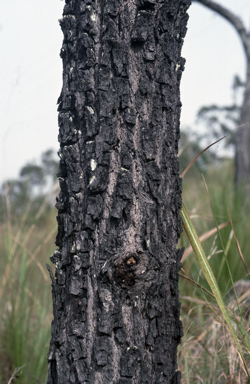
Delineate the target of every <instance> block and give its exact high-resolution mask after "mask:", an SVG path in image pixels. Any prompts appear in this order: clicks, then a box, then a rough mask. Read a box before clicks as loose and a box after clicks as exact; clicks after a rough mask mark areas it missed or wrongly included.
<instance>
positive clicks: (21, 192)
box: [0, 149, 58, 222]
mask: <svg viewBox="0 0 250 384" xmlns="http://www.w3.org/2000/svg"><path fill="white" fill-rule="evenodd" d="M57 171H58V161H57V158H56V156H55V151H54V150H52V149H49V150H47V151H45V152H43V153H42V155H41V162H40V165H39V164H36V163H35V162H29V163H27V164H26V165H24V166H23V167H22V168H21V170H20V172H19V177H18V178H17V179H11V180H7V181H5V182H4V183H2V185H1V187H0V222H1V221H4V220H5V217H6V195H7V196H8V200H9V203H10V208H11V211H12V213H13V215H12V218H13V220H14V219H15V218H17V217H19V216H20V215H22V214H23V213H24V212H25V211H26V209H27V207H28V206H29V215H30V217H32V216H34V215H35V213H36V212H37V210H38V209H39V206H40V205H41V204H42V202H43V200H44V198H45V195H46V194H47V192H48V191H49V190H50V189H51V187H52V184H54V183H55V179H56V173H57ZM52 204H53V205H54V201H53V203H52ZM52 204H50V203H49V206H52Z"/></svg>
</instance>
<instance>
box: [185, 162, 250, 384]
mask: <svg viewBox="0 0 250 384" xmlns="http://www.w3.org/2000/svg"><path fill="white" fill-rule="evenodd" d="M188 177H189V180H188ZM205 179H206V183H204V180H203V178H202V177H201V176H200V175H197V174H195V170H194V171H193V172H190V175H189V176H188V175H187V176H185V179H184V185H183V186H184V192H183V201H184V202H185V204H187V206H188V208H189V213H190V216H191V217H192V221H193V222H194V225H195V228H197V231H198V234H199V236H200V235H202V234H203V235H204V234H206V233H209V231H210V230H211V229H212V228H214V227H216V226H218V225H219V224H221V223H225V226H224V228H222V229H221V230H220V231H219V232H218V231H217V232H216V234H215V235H214V236H211V237H210V238H208V240H206V241H205V242H204V243H203V247H204V249H205V253H206V255H207V258H208V259H209V263H210V265H211V267H212V270H213V273H214V275H215V276H216V280H217V283H218V286H219V290H220V291H221V292H222V295H223V302H224V304H223V305H226V312H224V313H223V312H221V310H220V308H219V304H220V303H219V301H218V299H217V298H216V299H213V298H211V296H210V295H207V294H206V293H205V291H204V290H203V289H201V288H200V287H199V286H198V285H197V284H194V283H191V282H190V281H187V280H186V279H181V281H180V297H181V301H182V321H183V324H184V334H185V337H184V340H183V343H182V345H181V346H180V348H179V365H180V370H181V371H182V372H183V379H182V382H183V383H206V384H210V383H211V384H214V383H247V382H248V376H247V370H249V368H250V361H249V353H250V340H249V328H250V325H249V311H248V308H247V306H248V303H247V304H244V301H243V300H241V299H242V298H243V296H242V294H240V295H239V296H238V297H237V294H236V296H234V292H233V291H232V288H231V287H232V286H233V285H234V284H235V283H236V282H237V281H238V280H240V279H247V278H248V273H247V271H246V268H245V266H244V264H243V262H242V259H241V257H240V255H239V251H238V249H237V245H236V241H235V239H234V236H233V230H232V226H231V223H230V216H232V224H233V228H234V231H235V236H236V238H238V240H239V244H240V247H241V248H242V250H243V255H245V264H246V266H248V267H249V265H250V260H249V256H248V255H249V251H250V249H249V248H250V241H249V236H248V233H249V229H250V228H249V226H250V223H249V212H250V209H249V208H250V202H249V198H248V196H249V194H245V195H244V194H243V192H242V191H240V190H238V191H235V190H234V183H233V167H232V163H231V162H230V161H227V162H225V163H224V164H222V165H221V166H220V167H219V168H217V169H210V171H209V172H208V173H207V174H206V177H205ZM206 184H207V185H208V190H207V188H206ZM194 185H195V188H194V187H193V186H194ZM229 212H230V214H229ZM227 223H228V225H227ZM181 245H188V243H187V239H186V238H185V235H184V234H183V235H182V239H181ZM243 255H242V257H244V256H243ZM247 256H248V257H247ZM208 268H209V267H208ZM183 270H184V274H186V275H188V276H189V277H191V278H192V279H193V280H194V281H196V282H198V283H199V284H200V285H201V286H203V287H204V288H206V289H208V290H209V289H210V291H211V288H210V285H209V284H208V282H207V281H206V279H205V274H206V273H205V274H203V273H202V272H201V269H200V265H199V263H198V262H197V259H196V257H194V254H193V253H190V255H189V256H187V258H186V259H185V261H184V264H183ZM205 272H206V271H205ZM182 273H183V271H182ZM211 287H212V286H211ZM230 288H231V291H230V292H231V293H228V292H229V290H230ZM240 296H241V297H240ZM227 317H228V318H229V322H230V323H231V324H232V329H231V331H230V329H229V328H230V327H229V325H228V324H229V323H228V322H227ZM237 344H238V345H237ZM244 362H245V365H244Z"/></svg>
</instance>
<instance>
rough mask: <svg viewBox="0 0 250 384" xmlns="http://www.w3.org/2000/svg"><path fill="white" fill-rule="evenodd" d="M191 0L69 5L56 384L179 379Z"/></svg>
mask: <svg viewBox="0 0 250 384" xmlns="http://www.w3.org/2000/svg"><path fill="white" fill-rule="evenodd" d="M189 3H190V1H189V0H165V1H160V0H147V1H143V0H142V1H138V2H136V1H132V0H128V1H125V0H106V1H104V0H96V1H92V0H85V1H80V0H67V1H66V5H65V8H64V15H63V19H62V20H61V27H62V30H63V33H64V42H63V47H62V50H61V56H62V58H63V89H62V93H61V96H60V98H59V126H60V131H59V141H60V157H61V160H60V171H59V176H60V177H59V180H60V185H61V192H60V196H59V199H58V202H57V208H58V210H59V213H58V236H57V240H56V244H57V246H58V250H57V251H56V252H54V254H53V255H52V257H51V259H52V261H53V262H54V263H55V264H56V277H55V279H53V308H54V321H53V323H52V338H51V345H50V352H49V358H48V360H49V375H48V381H47V384H64V383H65V384H66V383H67V384H69V383H77V384H79V383H82V384H83V383H91V384H94V383H95V384H108V383H114V384H146V383H147V384H156V383H157V384H159V383H179V382H180V373H179V372H177V362H176V353H177V346H178V344H179V343H180V338H181V336H182V326H181V322H180V320H179V314H180V303H179V300H178V272H179V269H180V265H181V264H180V259H181V256H182V251H181V250H176V245H177V241H178V238H179V235H180V232H181V219H180V215H179V209H180V208H181V180H180V178H179V165H178V159H177V151H178V139H179V116H180V107H181V104H180V95H179V85H180V78H181V74H182V71H183V67H184V60H183V59H182V58H181V47H182V43H183V38H184V36H185V33H186V23H187V18H188V17H187V14H186V10H187V8H188V6H189Z"/></svg>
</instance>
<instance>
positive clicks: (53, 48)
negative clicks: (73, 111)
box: [0, 0, 250, 181]
mask: <svg viewBox="0 0 250 384" xmlns="http://www.w3.org/2000/svg"><path fill="white" fill-rule="evenodd" d="M216 1H218V2H220V4H221V5H224V6H226V7H227V8H228V9H231V10H232V11H233V12H235V13H236V14H237V15H238V16H240V17H241V18H242V20H243V21H244V23H245V26H246V27H247V29H248V30H250V1H249V0H216ZM63 5H64V1H60V0H43V1H41V0H1V1H0V52H1V54H0V181H2V180H3V179H4V178H8V179H10V178H16V177H18V174H19V170H20V168H21V167H22V166H23V165H25V164H26V163H27V162H33V161H34V160H37V159H39V157H40V155H41V153H42V152H43V151H45V150H47V149H49V148H54V149H55V150H56V151H57V150H58V148H59V144H58V142H57V135H58V125H57V106H56V102H57V99H58V97H59V95H60V91H61V86H62V63H61V59H60V57H59V52H60V48H61V45H62V32H61V29H60V27H59V24H58V20H59V19H60V18H61V15H62V10H63ZM188 13H189V16H190V17H189V22H188V32H187V35H186V38H185V41H184V46H183V50H182V56H183V57H185V59H186V66H185V71H184V73H183V75H182V82H181V101H182V105H183V107H182V113H181V126H183V127H184V126H185V127H187V126H188V127H192V128H193V129H202V127H201V126H198V125H196V124H195V121H196V113H197V111H198V109H199V108H200V107H201V106H203V105H210V104H212V103H216V104H221V105H225V104H230V103H231V101H232V91H231V85H232V81H233V76H234V75H235V74H238V75H240V76H241V77H242V79H244V78H245V58H244V54H243V49H242V46H241V42H240V40H239V38H238V36H237V33H236V32H235V30H234V28H233V27H232V26H231V25H230V24H229V23H228V22H227V21H225V20H224V19H222V18H221V17H220V16H219V15H217V14H215V13H214V12H212V11H210V10H208V9H207V8H205V7H204V6H202V5H200V4H198V3H196V2H195V3H193V4H192V6H191V7H190V9H189V12H188Z"/></svg>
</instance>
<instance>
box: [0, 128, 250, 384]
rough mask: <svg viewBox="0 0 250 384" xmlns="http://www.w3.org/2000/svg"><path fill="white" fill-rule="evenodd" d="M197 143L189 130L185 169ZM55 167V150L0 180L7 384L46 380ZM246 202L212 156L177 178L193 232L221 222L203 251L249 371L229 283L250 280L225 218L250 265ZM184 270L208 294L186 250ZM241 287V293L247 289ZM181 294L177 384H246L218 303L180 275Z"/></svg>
mask: <svg viewBox="0 0 250 384" xmlns="http://www.w3.org/2000/svg"><path fill="white" fill-rule="evenodd" d="M199 142H200V141H199V140H197V137H196V138H195V141H192V137H191V138H190V135H189V134H187V133H183V134H182V139H181V145H182V150H181V155H180V164H181V168H182V170H183V169H184V168H185V167H186V165H187V164H188V163H189V162H190V160H192V158H193V157H194V156H195V155H196V154H197V153H199V151H200V145H198V144H197V143H199ZM56 169H57V160H56V157H55V154H54V153H53V151H47V152H46V153H44V154H42V156H41V160H40V163H38V164H35V165H34V164H32V165H31V164H28V165H26V166H24V167H23V168H22V169H21V171H20V177H19V178H18V180H9V181H7V182H5V183H4V185H3V186H2V189H1V194H0V202H1V216H0V252H1V255H2V257H1V259H0V306H1V309H2V316H1V320H0V382H1V383H8V384H9V383H11V382H12V381H14V379H15V378H17V381H16V382H17V383H20V384H35V383H45V382H46V375H47V358H46V355H47V353H48V348H49V340H50V324H51V321H52V303H51V281H50V279H49V275H48V272H47V270H46V268H45V263H46V262H49V256H50V255H51V254H52V252H53V251H54V249H55V246H54V240H55V235H56V231H57V225H56V214H57V212H56V210H55V208H54V203H55V196H56V194H57V184H56V183H55V175H56ZM202 174H203V175H204V178H205V181H206V184H207V186H208V191H207V189H206V186H205V182H204V179H203V177H202ZM248 196H249V194H246V192H245V190H244V192H242V191H241V190H240V189H238V190H237V191H236V190H235V187H234V165H233V160H232V159H229V158H219V157H217V156H216V155H215V153H214V152H206V153H205V154H204V155H203V157H202V156H201V158H200V159H199V161H197V163H195V164H194V165H193V166H192V168H191V169H190V170H189V171H188V173H187V175H186V176H185V178H184V181H183V201H184V203H185V205H186V207H187V209H188V211H189V214H190V216H191V218H192V221H193V223H194V225H195V227H196V229H197V232H198V234H199V235H204V234H209V231H210V230H211V229H214V228H215V227H216V223H217V225H220V224H223V223H225V226H224V228H222V229H221V231H220V236H218V234H217V233H214V234H213V235H212V236H210V237H209V238H208V239H207V240H206V241H204V242H203V245H204V249H205V251H206V255H207V256H208V258H209V261H210V264H211V266H212V268H213V271H214V273H215V276H216V278H217V281H218V284H219V287H220V289H221V292H222V294H223V297H224V300H225V303H226V305H227V306H228V308H229V309H230V311H231V312H230V313H231V314H232V316H233V317H234V319H236V321H234V327H235V329H236V331H237V335H238V337H239V339H240V340H241V343H242V345H244V353H245V354H246V361H247V363H248V365H249V367H250V362H249V356H248V355H247V354H248V351H249V350H250V348H249V336H248V328H249V320H248V302H247V297H246V298H245V299H244V300H243V299H242V292H239V290H237V295H238V298H239V301H240V303H239V306H238V304H237V301H236V300H235V297H234V294H233V293H232V290H230V289H231V287H232V285H233V284H234V283H236V282H237V281H239V280H240V279H244V281H245V280H247V278H248V276H247V272H246V269H245V267H244V265H243V263H242V261H241V258H240V256H239V252H238V249H237V246H236V242H235V239H234V236H233V234H232V227H231V225H230V223H229V213H230V215H231V217H232V221H233V226H234V230H235V233H236V236H237V238H238V240H239V243H240V247H241V250H242V253H243V255H244V258H245V261H246V264H247V265H248V266H249V268H250V260H249V255H250V241H249V233H250V220H249V212H250V201H249V197H248ZM210 200H211V201H212V204H213V208H214V213H213V211H212V209H211V201H210ZM228 212H229V213H228ZM188 245H189V244H188V241H187V238H186V237H185V234H183V235H182V238H181V240H180V246H185V247H186V248H187V247H188ZM223 248H224V252H223ZM225 254H226V259H225ZM228 267H229V268H228ZM230 273H231V275H232V279H233V281H232V280H231V277H230ZM181 274H182V275H185V276H187V277H188V278H190V279H191V280H194V281H195V282H197V283H198V284H200V285H201V286H203V287H205V288H206V289H208V290H210V289H209V286H208V284H207V283H206V281H205V279H204V277H203V274H202V273H201V271H200V268H199V265H198V263H197V261H196V259H195V257H194V255H193V253H192V252H191V253H190V254H189V255H187V254H185V261H184V263H183V270H182V271H181ZM249 287H250V286H249ZM247 289H248V288H244V292H246V291H247ZM230 292H231V293H230ZM180 298H181V302H182V307H181V317H182V321H183V327H184V337H183V342H182V345H181V346H180V348H179V369H180V370H181V371H182V383H184V384H185V383H206V384H214V383H243V382H246V373H245V371H244V367H243V365H242V362H241V359H240V357H239V354H238V351H237V348H236V347H235V344H234V342H233V340H232V337H231V336H230V333H229V332H228V330H227V327H226V325H225V323H224V321H223V318H222V317H221V315H220V311H219V309H218V306H217V303H216V301H215V300H214V299H213V298H212V297H210V296H209V295H208V294H206V293H205V292H204V291H203V290H202V289H201V288H200V287H199V286H197V284H195V283H194V282H191V281H188V280H187V279H185V278H183V277H180ZM237 321H238V322H237ZM18 369H19V370H18Z"/></svg>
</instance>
